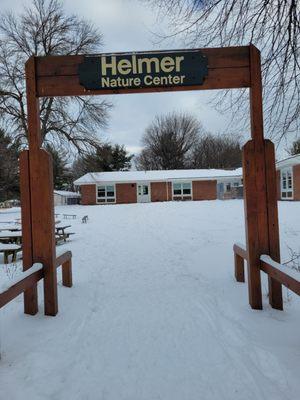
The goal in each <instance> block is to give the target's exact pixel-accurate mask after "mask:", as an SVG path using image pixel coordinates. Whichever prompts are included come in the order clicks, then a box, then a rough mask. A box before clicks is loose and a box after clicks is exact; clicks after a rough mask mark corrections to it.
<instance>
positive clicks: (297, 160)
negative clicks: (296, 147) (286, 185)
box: [276, 154, 300, 169]
mask: <svg viewBox="0 0 300 400" xmlns="http://www.w3.org/2000/svg"><path fill="white" fill-rule="evenodd" d="M297 164H300V154H295V155H294V156H290V157H287V158H284V159H283V160H280V161H277V162H276V168H277V169H280V168H284V167H289V166H292V165H297Z"/></svg>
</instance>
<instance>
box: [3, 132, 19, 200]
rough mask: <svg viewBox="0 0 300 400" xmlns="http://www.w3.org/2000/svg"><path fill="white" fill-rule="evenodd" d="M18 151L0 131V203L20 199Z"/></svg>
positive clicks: (15, 144)
mask: <svg viewBox="0 0 300 400" xmlns="http://www.w3.org/2000/svg"><path fill="white" fill-rule="evenodd" d="M18 150H19V149H18V144H17V143H12V141H11V139H10V137H9V136H7V135H6V134H5V132H4V131H3V130H2V129H0V201H5V200H9V199H12V198H19V197H20V188H19V163H18V153H19V151H18Z"/></svg>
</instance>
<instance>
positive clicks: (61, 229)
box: [55, 225, 72, 234]
mask: <svg viewBox="0 0 300 400" xmlns="http://www.w3.org/2000/svg"><path fill="white" fill-rule="evenodd" d="M71 226H72V225H57V226H56V227H55V230H56V233H58V234H59V233H62V234H65V229H67V228H71Z"/></svg>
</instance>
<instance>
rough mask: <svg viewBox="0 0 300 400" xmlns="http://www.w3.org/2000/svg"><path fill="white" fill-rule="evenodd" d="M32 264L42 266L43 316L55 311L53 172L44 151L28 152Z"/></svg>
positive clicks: (49, 158) (56, 303)
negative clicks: (37, 263) (43, 272)
mask: <svg viewBox="0 0 300 400" xmlns="http://www.w3.org/2000/svg"><path fill="white" fill-rule="evenodd" d="M30 177H31V206H32V243H33V261H34V262H40V263H42V264H43V265H44V270H45V275H44V276H45V277H44V307H45V314H46V315H52V316H54V315H56V314H57V312H58V300H57V276H56V268H55V260H56V252H55V229H54V226H55V225H54V199H53V190H54V187H53V170H52V159H51V155H50V154H48V153H47V152H46V151H45V150H44V149H39V150H36V151H31V152H30Z"/></svg>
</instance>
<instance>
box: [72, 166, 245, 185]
mask: <svg viewBox="0 0 300 400" xmlns="http://www.w3.org/2000/svg"><path fill="white" fill-rule="evenodd" d="M241 177H242V168H238V169H235V170H223V169H176V170H162V171H114V172H89V173H87V174H85V175H83V176H82V177H81V178H79V179H77V180H76V181H74V185H77V186H80V185H84V184H87V183H100V182H138V181H140V182H142V181H151V182H155V181H166V180H167V181H169V180H174V179H199V180H201V179H207V178H209V179H218V178H241Z"/></svg>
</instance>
